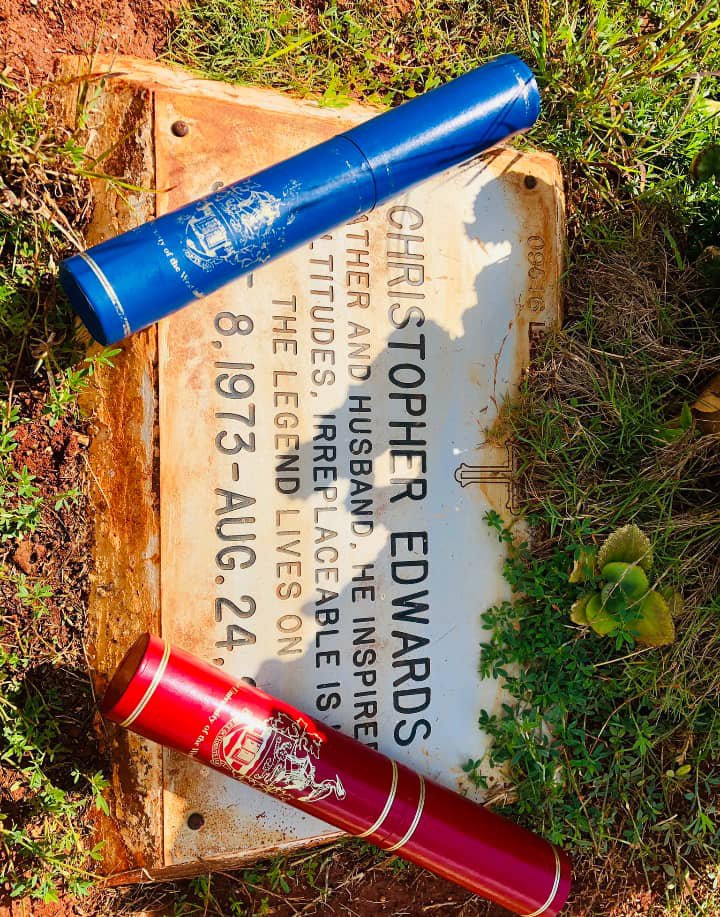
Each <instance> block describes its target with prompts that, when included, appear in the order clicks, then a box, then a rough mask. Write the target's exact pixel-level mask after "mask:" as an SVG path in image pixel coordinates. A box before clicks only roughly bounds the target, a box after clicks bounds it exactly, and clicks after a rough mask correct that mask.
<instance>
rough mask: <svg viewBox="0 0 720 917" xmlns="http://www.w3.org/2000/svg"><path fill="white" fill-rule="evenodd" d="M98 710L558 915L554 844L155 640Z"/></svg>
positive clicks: (560, 895)
mask: <svg viewBox="0 0 720 917" xmlns="http://www.w3.org/2000/svg"><path fill="white" fill-rule="evenodd" d="M102 711H103V713H104V715H105V716H106V717H107V718H108V719H110V720H113V721H114V722H116V723H119V724H120V725H121V726H124V727H127V728H129V729H131V730H132V731H133V732H136V733H138V734H139V735H141V736H144V737H145V738H148V739H151V740H153V741H155V742H159V743H160V744H161V745H163V746H166V747H168V748H173V749H175V750H177V751H179V752H181V753H183V754H185V755H189V756H190V757H192V758H194V759H195V760H196V761H197V762H199V763H201V764H204V765H206V766H208V767H211V768H213V769H215V770H217V771H219V772H220V773H222V774H224V775H225V776H226V777H231V778H234V779H235V780H238V781H241V782H243V783H246V784H248V785H249V786H251V787H252V788H253V789H255V790H259V791H261V792H264V793H268V794H270V795H271V796H275V797H276V798H279V799H280V800H282V802H284V803H286V804H288V805H290V806H293V807H294V808H296V809H300V810H301V811H302V812H306V813H308V814H310V815H313V816H315V817H317V818H321V819H322V820H323V821H325V822H327V823H329V824H331V825H333V826H334V827H336V828H339V829H340V830H342V831H344V832H347V833H348V834H351V835H354V836H355V837H359V838H365V839H366V840H368V841H369V842H370V843H372V844H375V845H376V846H378V847H380V848H381V849H383V850H385V851H388V852H394V853H397V855H398V856H400V857H403V858H404V859H406V860H409V861H410V862H412V863H416V864H417V865H419V866H423V867H424V868H427V869H430V870H431V871H432V872H434V873H436V874H437V875H440V876H443V877H444V878H446V879H449V880H451V881H453V882H456V883H457V884H459V885H462V886H463V887H465V888H467V889H469V890H470V891H472V892H474V893H475V894H479V895H483V896H484V897H486V898H489V899H490V900H491V901H495V902H497V903H498V904H501V905H503V906H504V907H506V908H508V909H509V910H511V911H513V912H514V913H516V914H519V915H521V917H555V915H557V914H558V913H559V912H560V910H561V909H562V907H563V905H564V903H565V901H566V899H567V897H568V894H569V891H570V882H571V876H570V861H569V859H568V857H567V855H566V854H565V853H563V852H562V851H561V850H558V849H557V848H556V847H554V846H553V845H552V844H549V843H548V842H547V841H545V840H543V839H542V838H540V837H538V836H537V835H535V834H532V833H530V832H529V831H526V830H525V829H523V828H520V827H519V826H518V825H515V824H513V823H512V822H510V821H509V820H507V819H505V818H501V817H500V816H498V815H496V814H495V813H493V812H492V811H490V810H489V809H487V808H485V807H483V806H479V805H477V804H476V803H475V802H473V801H471V800H470V799H468V798H466V797H464V796H462V795H460V794H459V793H456V792H453V791H452V790H450V789H448V788H447V787H444V786H441V785H440V784H438V783H435V782H434V781H433V780H430V779H428V778H427V777H425V776H423V775H422V774H420V773H418V772H417V771H414V770H412V769H411V768H410V767H408V766H407V765H405V764H403V763H401V762H400V761H395V760H393V759H392V758H389V757H387V756H386V755H384V754H381V753H380V752H378V751H375V750H374V749H373V748H370V747H369V746H367V745H363V744H362V743H361V742H358V741H357V740H356V739H353V738H351V737H350V736H348V735H345V734H343V733H342V732H340V731H338V730H336V729H333V728H332V727H330V726H327V725H326V724H324V723H323V722H321V721H319V720H316V719H314V718H313V717H312V716H311V715H308V714H307V713H304V712H303V711H301V710H297V709H296V708H295V707H293V706H291V705H290V704H288V703H286V702H285V701H283V700H281V699H279V698H276V697H272V696H270V695H269V694H266V693H265V692H264V691H262V690H260V689H259V688H256V687H254V686H251V685H249V684H246V683H244V682H243V681H242V680H238V679H237V678H236V677H234V676H233V675H232V674H230V673H229V672H227V671H225V669H224V668H219V667H217V666H213V665H208V664H207V663H206V662H204V661H203V660H201V659H198V658H197V657H195V656H192V655H191V654H190V653H186V652H184V651H183V650H181V649H178V648H177V647H171V646H170V645H169V644H168V643H167V642H166V641H165V640H162V639H161V638H159V637H156V636H153V635H149V634H143V635H142V636H141V637H140V638H139V639H138V640H137V642H136V643H135V644H134V645H133V646H132V647H131V648H130V650H129V652H128V653H127V655H126V656H125V658H124V659H123V661H122V662H121V663H120V667H119V669H118V671H117V674H116V675H115V677H114V678H113V679H112V681H111V683H110V686H109V687H108V689H107V691H106V693H105V697H104V699H103V702H102ZM208 814H209V815H210V819H212V814H211V813H208ZM225 830H227V829H225Z"/></svg>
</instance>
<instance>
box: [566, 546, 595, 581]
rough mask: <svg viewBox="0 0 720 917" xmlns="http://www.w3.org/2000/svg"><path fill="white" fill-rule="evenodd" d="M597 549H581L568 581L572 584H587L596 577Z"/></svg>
mask: <svg viewBox="0 0 720 917" xmlns="http://www.w3.org/2000/svg"><path fill="white" fill-rule="evenodd" d="M596 554H597V551H596V549H595V548H585V547H582V548H579V549H578V552H577V557H576V558H575V563H574V565H573V568H572V572H571V574H570V576H569V577H568V579H569V580H570V582H571V583H587V582H588V581H589V580H591V579H593V577H594V576H595V555H596Z"/></svg>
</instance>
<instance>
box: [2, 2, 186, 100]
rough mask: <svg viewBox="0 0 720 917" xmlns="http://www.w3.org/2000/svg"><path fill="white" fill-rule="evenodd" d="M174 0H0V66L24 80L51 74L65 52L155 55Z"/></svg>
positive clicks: (38, 79)
mask: <svg viewBox="0 0 720 917" xmlns="http://www.w3.org/2000/svg"><path fill="white" fill-rule="evenodd" d="M175 5H177V0H173V2H162V0H105V2H103V0H0V69H2V68H3V67H5V66H7V67H10V68H11V73H10V77H11V79H14V80H15V81H16V82H20V83H21V84H22V85H25V84H26V83H27V82H30V83H32V84H33V85H37V84H38V83H43V82H45V81H46V80H48V79H50V78H51V76H52V72H53V67H54V65H55V62H56V61H57V59H58V58H59V57H61V56H62V55H64V54H88V55H89V56H91V55H92V54H93V53H94V52H98V51H109V52H113V51H117V52H119V53H122V54H134V55H136V56H137V57H147V58H153V57H155V56H156V55H157V54H158V53H159V52H160V51H161V50H162V49H163V48H164V46H165V44H166V39H167V33H168V29H169V27H170V25H171V22H172V11H171V10H172V7H173V6H175Z"/></svg>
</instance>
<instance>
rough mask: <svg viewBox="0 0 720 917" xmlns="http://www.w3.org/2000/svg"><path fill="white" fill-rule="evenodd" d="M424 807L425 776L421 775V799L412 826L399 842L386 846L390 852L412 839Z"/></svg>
mask: <svg viewBox="0 0 720 917" xmlns="http://www.w3.org/2000/svg"><path fill="white" fill-rule="evenodd" d="M418 776H420V775H418ZM424 807H425V778H424V777H422V776H421V777H420V799H419V800H418V806H417V810H416V811H415V817H414V818H413V820H412V823H411V825H410V827H409V828H408V829H407V831H406V832H405V834H404V835H403V836H402V837H401V838H400V840H399V841H398V842H397V844H393V845H392V847H386V848H385V849H386V850H387V851H388V852H389V851H391V850H399V849H400V848H401V847H403V846H404V845H405V844H407V842H408V841H409V840H410V838H411V837H412V836H413V834H414V833H415V829H416V828H417V826H418V823H419V821H420V816H421V815H422V813H423V808H424Z"/></svg>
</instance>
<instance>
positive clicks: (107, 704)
mask: <svg viewBox="0 0 720 917" xmlns="http://www.w3.org/2000/svg"><path fill="white" fill-rule="evenodd" d="M150 639H151V635H150V634H149V633H144V634H140V636H139V637H138V638H137V639H136V640H135V642H134V643H133V644H132V646H131V647H130V648H129V649H128V650H127V651H126V653H125V655H124V656H123V658H122V660H121V661H120V665H119V666H118V667H117V669H116V670H115V674H114V675H113V677H112V678H111V680H110V684H109V685H108V686H107V689H106V691H105V694H104V695H103V698H102V701H101V702H100V711H101V713H102V714H103V716H106V717H108V719H117V718H118V716H119V714H120V709H119V708H120V707H121V706H123V698H124V697H125V695H126V693H127V690H128V687H129V686H130V683H131V682H132V681H133V679H134V678H135V676H136V675H138V673H139V672H140V669H141V668H142V665H143V662H145V661H146V659H147V650H148V647H149V645H150Z"/></svg>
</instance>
